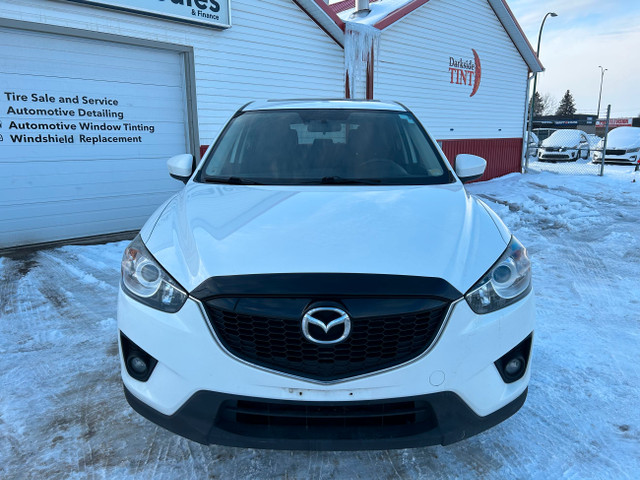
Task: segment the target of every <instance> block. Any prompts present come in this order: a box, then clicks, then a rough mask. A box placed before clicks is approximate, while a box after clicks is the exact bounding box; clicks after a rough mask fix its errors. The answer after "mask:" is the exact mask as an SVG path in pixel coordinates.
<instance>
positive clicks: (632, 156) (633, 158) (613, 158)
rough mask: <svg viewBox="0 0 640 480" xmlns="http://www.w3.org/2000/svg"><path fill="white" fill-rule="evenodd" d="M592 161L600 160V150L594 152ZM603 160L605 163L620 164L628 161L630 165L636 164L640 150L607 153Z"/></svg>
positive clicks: (639, 157) (638, 160)
mask: <svg viewBox="0 0 640 480" xmlns="http://www.w3.org/2000/svg"><path fill="white" fill-rule="evenodd" d="M593 161H594V162H595V163H598V162H602V153H600V152H596V153H594V154H593ZM604 161H605V163H622V164H626V163H629V164H631V165H636V164H638V163H640V152H632V153H624V154H620V155H614V154H612V153H607V155H606V157H605V159H604Z"/></svg>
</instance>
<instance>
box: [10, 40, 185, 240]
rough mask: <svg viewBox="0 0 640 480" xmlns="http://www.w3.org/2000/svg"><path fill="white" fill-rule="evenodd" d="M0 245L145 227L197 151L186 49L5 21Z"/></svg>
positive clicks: (178, 185) (177, 185)
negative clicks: (183, 160) (177, 169)
mask: <svg viewBox="0 0 640 480" xmlns="http://www.w3.org/2000/svg"><path fill="white" fill-rule="evenodd" d="M0 45H2V55H0V94H1V98H0V122H1V125H0V135H1V137H0V248H2V247H9V246H15V245H26V244H32V243H40V242H48V241H54V240H60V239H66V238H74V237H81V236H90V235H98V234H104V233H111V232H121V231H127V230H134V229H138V228H140V227H141V226H142V224H143V223H144V221H145V219H146V218H147V217H148V216H149V215H150V214H151V212H153V210H154V209H155V208H156V207H157V206H159V205H160V204H161V203H162V202H163V201H164V200H165V199H166V198H167V197H168V196H169V195H170V194H171V193H173V192H175V191H176V190H177V189H178V188H179V187H180V186H181V184H180V183H179V182H176V181H175V180H172V179H171V178H170V177H169V175H168V173H167V168H166V160H167V159H168V158H169V157H170V156H172V155H176V154H179V153H185V152H190V151H191V150H192V149H191V148H190V147H189V145H190V139H189V131H190V128H189V125H188V118H189V116H188V114H187V109H186V105H187V102H186V93H185V92H186V85H185V77H186V75H185V67H184V58H183V54H182V53H180V52H174V51H169V50H162V49H154V48H146V47H139V46H135V45H127V44H122V43H112V42H106V41H100V40H91V39H85V38H78V37H72V36H67V35H54V34H50V33H40V32H32V31H23V30H15V29H4V28H0Z"/></svg>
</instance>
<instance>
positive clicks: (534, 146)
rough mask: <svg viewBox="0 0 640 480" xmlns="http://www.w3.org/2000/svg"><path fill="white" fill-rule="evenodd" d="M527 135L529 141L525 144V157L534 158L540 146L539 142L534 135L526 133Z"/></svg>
mask: <svg viewBox="0 0 640 480" xmlns="http://www.w3.org/2000/svg"><path fill="white" fill-rule="evenodd" d="M528 134H529V136H528V138H529V141H528V142H527V156H528V157H536V156H538V146H539V145H540V140H539V139H538V136H537V135H536V134H535V133H533V132H528Z"/></svg>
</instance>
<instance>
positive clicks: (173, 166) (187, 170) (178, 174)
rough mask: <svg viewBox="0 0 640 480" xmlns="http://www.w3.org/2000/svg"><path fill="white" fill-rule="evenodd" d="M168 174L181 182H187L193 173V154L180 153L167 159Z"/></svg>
mask: <svg viewBox="0 0 640 480" xmlns="http://www.w3.org/2000/svg"><path fill="white" fill-rule="evenodd" d="M167 168H168V169H169V175H171V176H172V177H173V178H175V179H176V180H180V181H181V182H182V183H187V181H188V180H189V178H190V177H191V174H192V173H193V155H190V154H188V153H182V154H180V155H176V156H174V157H171V158H170V159H169V160H168V161H167Z"/></svg>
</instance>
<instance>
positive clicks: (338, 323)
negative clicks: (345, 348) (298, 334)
mask: <svg viewBox="0 0 640 480" xmlns="http://www.w3.org/2000/svg"><path fill="white" fill-rule="evenodd" d="M314 327H316V328H314ZM330 330H332V331H331V332H330ZM340 332H342V334H340ZM350 332H351V318H350V317H349V314H347V312H345V311H344V310H341V309H339V308H334V307H318V308H312V309H311V310H309V311H308V312H307V313H305V314H304V317H302V334H303V335H304V338H306V339H307V340H309V341H310V342H313V343H318V344H320V345H330V344H332V343H340V342H342V341H343V340H345V339H346V338H347V337H348V336H349V333H350Z"/></svg>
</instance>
